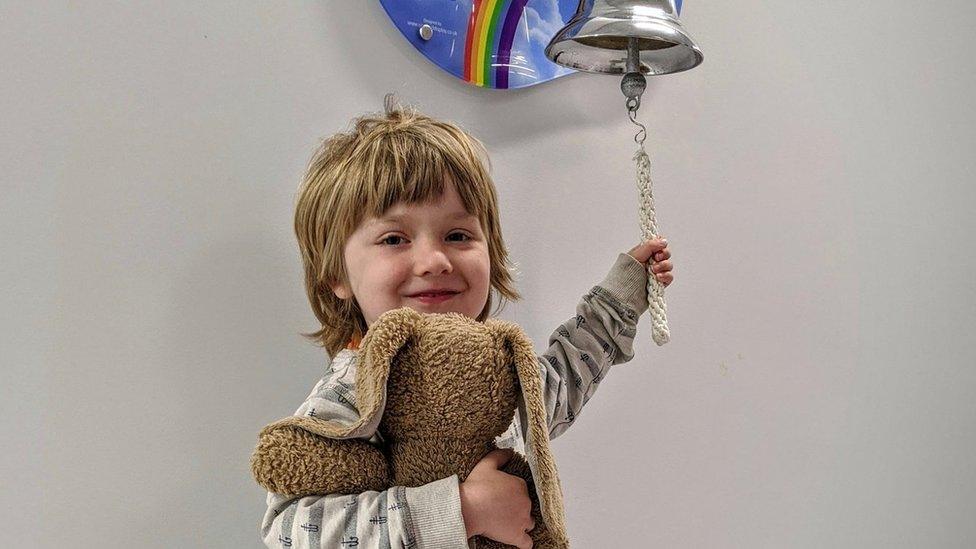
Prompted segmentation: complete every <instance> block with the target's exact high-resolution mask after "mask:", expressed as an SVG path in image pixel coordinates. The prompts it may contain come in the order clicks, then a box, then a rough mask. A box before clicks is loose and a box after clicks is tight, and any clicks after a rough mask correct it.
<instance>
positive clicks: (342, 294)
mask: <svg viewBox="0 0 976 549" xmlns="http://www.w3.org/2000/svg"><path fill="white" fill-rule="evenodd" d="M329 287H330V288H332V293H334V294H335V296H336V297H338V298H339V299H349V298H350V297H352V290H350V289H349V285H348V284H345V283H342V282H339V283H336V284H329Z"/></svg>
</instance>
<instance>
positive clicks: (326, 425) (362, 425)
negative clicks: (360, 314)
mask: <svg viewBox="0 0 976 549" xmlns="http://www.w3.org/2000/svg"><path fill="white" fill-rule="evenodd" d="M420 318H421V317H420V313H418V312H417V311H414V310H413V309H410V308H407V307H402V308H399V309H394V310H392V311H387V312H385V313H383V314H382V315H380V317H379V318H378V319H376V321H375V322H374V323H373V325H372V326H371V327H370V329H369V330H367V332H366V336H365V337H364V338H363V340H362V342H361V343H360V346H359V348H360V354H359V356H358V357H357V358H358V364H357V366H356V403H355V404H356V408H357V410H358V411H359V420H358V421H356V422H355V423H352V424H346V423H341V422H337V421H327V420H324V419H321V418H316V417H300V416H290V417H286V418H284V419H281V420H278V421H276V422H274V423H271V424H270V425H268V426H266V427H265V428H264V429H262V430H261V435H262V436H263V435H264V434H265V433H268V432H270V431H272V430H274V429H278V428H281V427H285V426H294V427H300V428H302V429H304V430H306V431H308V432H310V433H313V434H316V435H321V436H324V437H328V438H336V439H344V438H369V437H371V436H372V435H373V433H375V432H376V429H377V427H379V424H380V420H381V419H382V418H383V410H384V409H385V408H386V380H387V378H389V377H390V363H391V362H392V361H393V357H395V356H396V354H397V353H398V352H399V351H400V349H401V348H402V347H403V346H404V345H405V344H406V343H407V341H408V340H409V339H410V336H411V335H413V333H414V328H415V326H416V325H417V322H418V321H419V320H420ZM381 320H382V321H381Z"/></svg>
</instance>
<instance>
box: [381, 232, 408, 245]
mask: <svg viewBox="0 0 976 549" xmlns="http://www.w3.org/2000/svg"><path fill="white" fill-rule="evenodd" d="M391 238H393V239H396V240H403V237H402V236H397V235H394V234H391V235H390V236H388V237H386V238H384V239H383V240H381V241H380V242H381V243H382V244H387V243H389V240H390V239H391ZM390 245H391V246H396V244H390Z"/></svg>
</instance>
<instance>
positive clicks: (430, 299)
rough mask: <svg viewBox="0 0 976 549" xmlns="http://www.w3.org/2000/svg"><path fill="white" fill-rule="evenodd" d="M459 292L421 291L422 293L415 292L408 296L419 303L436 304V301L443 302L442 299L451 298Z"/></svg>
mask: <svg viewBox="0 0 976 549" xmlns="http://www.w3.org/2000/svg"><path fill="white" fill-rule="evenodd" d="M459 293H460V292H438V293H423V294H416V295H412V296H408V297H410V298H411V299H416V300H417V301H419V302H421V303H427V304H436V303H443V302H444V301H447V300H448V299H451V298H452V297H454V296H456V295H458V294H459Z"/></svg>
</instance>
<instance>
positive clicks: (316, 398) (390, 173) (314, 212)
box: [262, 97, 673, 549]
mask: <svg viewBox="0 0 976 549" xmlns="http://www.w3.org/2000/svg"><path fill="white" fill-rule="evenodd" d="M386 107H387V108H386V112H385V114H384V115H383V116H363V117H360V118H357V119H356V120H355V127H354V129H353V130H352V131H350V132H349V133H339V134H336V135H334V136H332V137H331V138H329V139H327V140H325V141H324V142H323V144H322V146H321V147H320V149H319V150H318V151H317V152H316V153H315V155H314V156H313V158H312V159H311V161H310V162H309V165H308V170H307V173H306V175H305V177H304V179H303V181H302V184H301V187H300V189H299V193H298V200H297V204H296V211H295V232H296V234H297V236H298V242H299V247H300V249H301V254H302V261H303V264H304V269H305V287H306V292H307V294H308V299H309V301H310V303H311V305H312V310H313V311H314V312H315V316H316V317H317V318H318V320H319V321H320V323H321V329H320V330H318V331H316V332H314V333H312V334H306V336H308V337H310V338H313V339H314V340H315V341H316V342H317V343H319V344H321V345H322V346H323V347H325V350H326V351H327V353H328V354H329V356H330V357H332V361H331V369H330V371H328V372H326V373H325V375H324V376H323V377H322V379H321V380H320V381H319V382H318V383H317V384H316V385H315V387H314V388H313V389H312V392H311V393H310V394H309V396H308V398H307V399H306V400H305V402H304V403H303V404H302V405H301V406H300V407H299V408H298V410H297V411H296V412H295V415H298V416H305V415H314V416H315V417H319V418H326V419H329V420H335V421H345V422H348V423H350V424H351V423H354V422H355V421H356V420H357V419H358V418H359V415H358V412H357V409H356V405H355V403H356V395H355V381H356V353H357V348H358V343H359V341H360V340H361V339H362V338H363V336H364V335H365V333H366V331H367V330H368V329H369V327H370V325H371V324H372V323H373V321H375V320H376V318H377V317H379V316H380V315H382V314H383V313H384V312H386V311H389V310H391V309H396V308H399V307H403V306H407V307H411V308H413V309H416V310H417V311H420V312H425V313H431V312H436V313H443V312H459V313H462V314H465V315H467V316H469V317H472V318H475V319H477V320H479V321H483V320H485V319H486V318H488V316H489V314H490V308H491V305H492V290H494V291H495V292H496V293H497V294H498V295H499V296H500V298H501V299H502V300H506V299H507V300H518V299H519V298H520V296H519V293H518V292H517V291H516V289H515V284H514V282H513V278H512V271H513V268H512V266H511V265H510V263H509V260H508V252H507V250H506V248H505V243H504V241H503V239H502V232H501V227H500V224H499V219H498V207H497V199H496V192H495V186H494V183H493V182H492V180H491V178H490V176H489V174H488V169H487V154H486V153H485V151H484V147H483V146H482V144H481V143H480V142H479V141H478V140H476V139H475V138H473V137H471V136H470V135H468V134H467V133H465V132H464V131H462V130H461V129H460V128H458V127H457V126H456V125H454V124H451V123H448V122H443V121H438V120H434V119H431V118H429V117H427V116H424V115H422V114H419V113H416V112H414V111H412V110H404V109H401V108H399V107H396V106H394V105H393V104H392V102H391V101H390V98H389V97H388V98H387V103H386ZM670 257H671V253H670V251H669V250H668V248H667V242H666V241H664V240H654V241H648V242H645V243H643V244H640V245H638V246H636V247H634V248H633V249H631V250H630V251H629V252H627V253H626V254H624V253H621V254H619V256H618V257H617V259H616V261H615V263H614V264H613V266H612V267H611V269H610V271H609V273H608V274H607V275H606V277H605V278H604V279H603V280H602V281H601V282H600V283H599V284H597V285H596V286H594V287H593V288H592V289H591V290H590V291H589V292H588V293H587V294H586V295H584V296H583V298H582V300H581V301H580V302H579V304H578V305H577V307H576V314H575V315H574V316H573V317H571V318H570V319H569V320H567V321H566V322H565V323H563V324H562V325H561V326H559V327H558V328H557V329H556V330H555V331H554V332H553V334H552V336H551V337H550V338H549V348H548V350H547V351H546V352H545V353H543V354H542V355H541V356H539V361H540V365H541V366H542V368H540V372H542V371H545V379H544V380H543V387H544V394H545V404H546V415H547V421H548V425H549V436H550V439H552V438H555V437H557V436H559V435H560V434H562V433H563V432H564V431H565V430H566V429H568V428H569V426H570V425H571V424H572V422H573V420H574V419H575V418H576V417H577V416H578V415H579V413H580V411H581V409H582V407H583V405H584V404H586V402H587V401H588V400H589V399H590V397H591V396H592V394H593V393H594V392H595V391H596V389H597V387H598V386H599V382H600V380H601V379H602V378H603V376H604V375H606V372H607V370H608V369H609V367H610V366H611V365H613V364H619V363H623V362H627V361H629V360H630V359H631V358H633V352H632V348H633V340H634V337H635V335H636V325H637V320H638V317H639V316H640V315H641V314H642V313H643V312H644V311H646V310H647V306H648V304H647V289H646V286H647V272H646V266H645V264H646V263H647V262H648V261H651V262H652V265H653V270H654V272H655V273H656V274H655V276H657V277H658V279H659V280H660V281H661V282H662V283H663V284H665V285H668V284H670V283H671V282H672V280H673V275H672V273H671V272H670V271H671V270H672V265H671V262H670V261H669V258H670ZM496 312H497V310H496ZM522 428H523V426H521V425H519V419H518V414H516V415H515V417H514V418H513V420H512V424H511V426H510V427H509V430H508V432H506V433H505V434H504V435H502V436H501V437H499V438H498V439H496V444H497V445H498V447H499V448H500V449H499V450H495V451H493V452H491V453H489V454H488V455H486V456H485V457H484V458H483V459H482V460H481V462H479V463H478V465H477V466H476V467H475V468H474V470H473V471H472V472H471V474H470V475H469V476H468V477H467V479H466V480H465V481H464V482H459V479H458V477H457V475H452V476H451V477H449V478H444V479H440V480H437V481H435V482H431V483H429V484H426V485H424V486H419V487H412V488H407V487H403V486H396V487H392V488H390V489H388V490H384V491H382V492H374V491H370V492H363V493H361V494H347V495H339V494H330V495H322V496H309V497H303V498H291V499H289V498H287V497H284V496H281V495H279V494H275V493H268V497H267V504H268V510H267V512H266V513H265V516H264V521H263V524H262V536H263V538H264V543H265V544H266V545H267V546H268V547H312V548H319V547H359V548H361V549H371V548H386V547H414V548H418V549H419V548H428V547H429V548H461V549H463V548H466V547H468V538H470V537H472V536H474V535H482V536H486V537H489V538H491V539H495V540H497V541H501V542H504V543H508V544H510V545H515V546H517V547H520V548H528V547H531V543H532V542H531V538H530V537H529V535H528V533H527V532H529V531H531V529H532V528H533V527H534V526H535V525H534V523H533V521H532V518H531V515H530V508H531V503H530V499H529V496H528V490H527V487H526V484H525V482H524V481H523V480H522V479H521V478H519V477H516V476H513V475H509V474H507V473H504V472H503V471H500V470H499V469H500V468H501V467H502V466H503V465H504V464H505V463H506V462H507V460H508V459H509V458H510V457H511V455H512V452H513V450H512V448H516V449H518V450H519V451H520V452H523V453H524V442H523V440H522V435H521V433H522ZM359 435H361V436H362V438H364V439H367V440H369V441H370V442H373V443H376V444H379V443H380V442H381V439H380V436H379V434H378V433H375V432H373V433H359Z"/></svg>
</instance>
